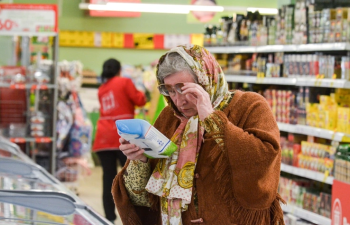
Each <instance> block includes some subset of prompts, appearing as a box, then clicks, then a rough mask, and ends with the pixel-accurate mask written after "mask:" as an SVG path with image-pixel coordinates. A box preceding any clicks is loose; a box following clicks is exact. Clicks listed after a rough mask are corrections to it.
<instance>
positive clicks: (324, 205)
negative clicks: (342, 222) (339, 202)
mask: <svg viewBox="0 0 350 225" xmlns="http://www.w3.org/2000/svg"><path fill="white" fill-rule="evenodd" d="M330 191H331V190H330V189H329V188H325V187H324V185H321V184H319V183H317V182H315V181H312V180H307V179H300V178H287V177H281V178H280V183H279V186H278V192H279V193H280V195H281V197H282V198H283V199H284V200H285V201H286V202H287V204H288V205H291V206H295V207H298V208H302V209H305V210H307V211H310V212H313V213H316V214H319V215H322V216H324V217H327V218H330V217H331V199H332V197H331V194H330Z"/></svg>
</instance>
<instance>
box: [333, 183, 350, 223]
mask: <svg viewBox="0 0 350 225" xmlns="http://www.w3.org/2000/svg"><path fill="white" fill-rule="evenodd" d="M349 190H350V184H347V183H344V182H341V181H338V180H334V182H333V187H332V225H350V194H349Z"/></svg>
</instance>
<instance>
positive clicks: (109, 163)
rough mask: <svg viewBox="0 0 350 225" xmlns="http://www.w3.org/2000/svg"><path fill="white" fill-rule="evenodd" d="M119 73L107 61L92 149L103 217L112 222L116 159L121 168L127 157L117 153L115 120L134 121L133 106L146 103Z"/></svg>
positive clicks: (116, 64)
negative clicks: (97, 161) (100, 180)
mask: <svg viewBox="0 0 350 225" xmlns="http://www.w3.org/2000/svg"><path fill="white" fill-rule="evenodd" d="M120 74H121V66H120V62H119V61H118V60H116V59H108V60H107V61H105V62H104V63H103V71H102V74H101V78H102V82H103V84H102V85H101V86H100V88H99V89H98V99H99V102H100V118H99V120H98V122H97V131H96V138H95V141H94V146H93V151H94V152H97V155H98V157H99V158H100V161H101V165H102V170H103V208H104V211H105V214H106V218H107V219H108V220H110V221H111V222H113V221H114V220H116V218H117V216H116V214H115V206H114V202H113V197H112V194H111V187H112V183H113V179H114V177H115V176H116V175H117V160H119V162H120V164H121V166H124V164H125V162H126V156H125V155H124V154H123V153H122V152H121V151H120V150H119V145H120V143H119V138H120V137H119V135H118V133H117V129H116V126H115V121H116V120H120V119H133V118H134V110H135V106H143V105H145V103H146V97H145V95H144V94H143V93H142V92H140V91H138V90H137V89H136V88H135V86H134V84H133V82H132V81H131V80H130V79H129V78H124V77H121V76H120Z"/></svg>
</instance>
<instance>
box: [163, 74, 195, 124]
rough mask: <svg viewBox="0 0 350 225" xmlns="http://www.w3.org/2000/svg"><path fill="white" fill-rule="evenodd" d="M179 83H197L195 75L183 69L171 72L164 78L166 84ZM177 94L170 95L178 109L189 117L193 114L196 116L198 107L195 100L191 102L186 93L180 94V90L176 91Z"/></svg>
mask: <svg viewBox="0 0 350 225" xmlns="http://www.w3.org/2000/svg"><path fill="white" fill-rule="evenodd" d="M178 83H195V82H194V80H193V77H192V75H191V74H189V72H187V71H182V72H177V73H174V74H171V75H169V76H167V77H165V78H164V84H165V85H171V86H174V85H175V84H178ZM174 93H175V94H173V95H170V96H169V97H170V98H171V100H172V101H173V102H174V104H175V106H176V107H177V109H178V110H179V111H180V112H181V113H182V114H184V115H185V116H186V117H187V118H190V117H192V116H195V115H197V114H198V111H197V107H196V104H195V102H190V101H189V100H188V99H187V98H186V95H183V94H180V93H179V92H177V91H175V92H174Z"/></svg>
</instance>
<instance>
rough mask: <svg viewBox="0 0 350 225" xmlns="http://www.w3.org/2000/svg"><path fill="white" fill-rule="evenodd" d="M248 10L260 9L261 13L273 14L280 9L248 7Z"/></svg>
mask: <svg viewBox="0 0 350 225" xmlns="http://www.w3.org/2000/svg"><path fill="white" fill-rule="evenodd" d="M247 11H249V12H256V11H259V13H260V14H271V15H276V14H278V9H275V8H247Z"/></svg>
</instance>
